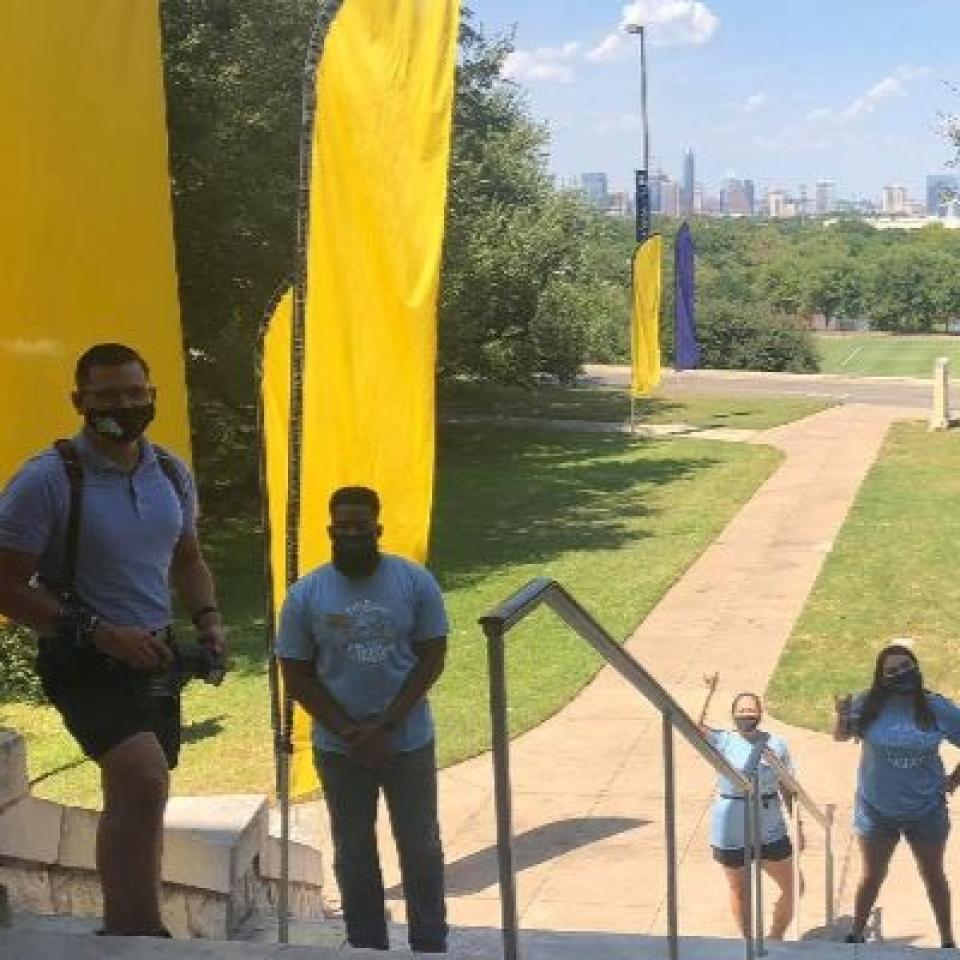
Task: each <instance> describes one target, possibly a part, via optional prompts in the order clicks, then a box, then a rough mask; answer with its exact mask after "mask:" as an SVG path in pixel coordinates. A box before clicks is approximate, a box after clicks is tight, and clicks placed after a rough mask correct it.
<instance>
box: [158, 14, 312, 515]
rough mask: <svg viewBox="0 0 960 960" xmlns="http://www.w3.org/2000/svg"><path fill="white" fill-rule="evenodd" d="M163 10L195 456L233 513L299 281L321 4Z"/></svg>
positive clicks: (249, 475)
mask: <svg viewBox="0 0 960 960" xmlns="http://www.w3.org/2000/svg"><path fill="white" fill-rule="evenodd" d="M161 14H162V26H163V49H164V67H165V74H166V88H167V104H168V107H167V119H168V127H169V139H170V168H171V176H172V181H173V201H174V216H175V226H176V243H177V263H178V269H179V275H180V301H181V307H182V313H183V327H184V337H185V340H186V344H187V347H188V354H187V356H188V367H187V375H188V382H189V386H190V396H191V413H192V421H193V427H194V434H195V439H196V443H195V455H196V461H197V467H198V470H199V474H200V479H201V482H202V485H203V487H204V488H205V492H206V493H207V494H208V497H207V499H208V501H210V502H217V503H218V504H221V505H223V506H225V507H227V506H230V496H229V494H230V493H231V491H237V492H238V493H242V494H243V495H244V496H247V495H248V494H249V492H250V491H251V490H252V489H254V488H255V485H256V469H257V466H256V458H254V457H250V456H249V455H248V451H249V449H250V447H251V445H252V444H253V442H254V438H253V431H254V428H255V415H254V411H255V404H254V397H255V390H254V355H255V346H256V342H257V333H258V329H259V327H260V323H261V321H262V319H263V315H264V311H265V310H266V308H267V306H268V304H269V302H270V301H271V299H272V297H273V296H274V294H275V293H276V291H277V290H278V289H279V288H280V287H281V285H284V284H286V283H288V282H289V279H290V277H291V276H292V273H293V256H294V244H295V236H296V234H295V223H296V215H295V209H296V208H295V205H296V198H297V170H298V163H297V158H298V149H299V133H300V104H301V77H302V73H303V61H304V57H305V53H306V47H307V41H308V39H309V35H310V30H311V28H312V24H313V21H314V18H315V15H316V3H315V0H274V2H271V3H262V2H260V0H164V2H163V3H162V4H161ZM211 493H212V494H215V496H214V497H211V496H209V494H211ZM225 497H226V499H225Z"/></svg>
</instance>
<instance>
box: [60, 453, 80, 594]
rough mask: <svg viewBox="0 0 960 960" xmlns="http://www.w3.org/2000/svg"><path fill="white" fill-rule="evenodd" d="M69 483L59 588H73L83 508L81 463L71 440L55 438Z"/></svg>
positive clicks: (70, 589)
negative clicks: (68, 500)
mask: <svg viewBox="0 0 960 960" xmlns="http://www.w3.org/2000/svg"><path fill="white" fill-rule="evenodd" d="M53 447H54V449H55V450H56V451H57V454H58V455H59V457H60V463H61V464H62V465H63V470H64V472H65V473H66V475H67V483H68V484H69V485H70V505H69V508H68V511H69V512H68V514H67V539H66V544H65V547H64V552H63V568H62V571H61V576H60V583H59V584H58V585H57V586H58V588H59V589H60V590H68V591H72V590H73V581H74V578H75V576H76V572H77V553H78V551H79V549H80V514H81V512H82V509H83V464H82V463H81V462H80V454H79V452H78V451H77V447H76V444H74V442H73V441H72V440H57V441H55V442H54V444H53Z"/></svg>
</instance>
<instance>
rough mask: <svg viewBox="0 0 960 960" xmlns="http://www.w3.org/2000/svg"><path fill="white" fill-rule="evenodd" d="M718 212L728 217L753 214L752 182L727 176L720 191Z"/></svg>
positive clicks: (750, 215)
mask: <svg viewBox="0 0 960 960" xmlns="http://www.w3.org/2000/svg"><path fill="white" fill-rule="evenodd" d="M720 212H721V213H723V214H726V216H728V217H752V216H753V212H754V210H753V182H752V181H751V180H736V179H734V178H732V177H731V178H729V179H727V180H725V181H724V184H723V188H722V189H721V191H720Z"/></svg>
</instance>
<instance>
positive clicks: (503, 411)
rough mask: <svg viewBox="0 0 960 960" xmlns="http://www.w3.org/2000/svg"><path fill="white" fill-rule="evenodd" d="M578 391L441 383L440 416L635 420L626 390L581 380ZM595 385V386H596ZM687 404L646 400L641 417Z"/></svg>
mask: <svg viewBox="0 0 960 960" xmlns="http://www.w3.org/2000/svg"><path fill="white" fill-rule="evenodd" d="M578 383H579V386H577V387H558V386H552V385H548V384H538V385H536V386H529V387H519V386H506V385H503V384H490V383H469V382H455V383H445V384H441V385H440V387H439V391H438V397H437V400H438V411H437V412H438V414H439V417H440V419H441V420H442V419H443V418H445V417H450V416H488V417H542V418H545V419H554V420H597V421H600V420H607V421H610V422H613V423H615V422H623V421H626V420H627V419H628V418H629V416H630V395H629V394H628V393H627V391H626V389H624V388H619V389H618V388H613V387H609V386H602V385H598V384H599V381H596V380H592V379H591V378H590V377H581V378H580V380H579V381H578ZM591 384H592V385H591ZM681 407H682V404H680V403H678V402H676V401H674V400H670V399H667V398H664V397H641V398H638V399H637V401H636V409H635V412H636V415H637V418H638V420H640V421H642V420H644V418H646V417H651V416H657V417H666V415H667V414H668V413H671V412H672V411H674V410H678V409H681Z"/></svg>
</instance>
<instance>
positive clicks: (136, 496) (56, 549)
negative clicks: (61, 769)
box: [0, 344, 225, 936]
mask: <svg viewBox="0 0 960 960" xmlns="http://www.w3.org/2000/svg"><path fill="white" fill-rule="evenodd" d="M155 399H156V392H155V390H154V388H153V387H152V386H151V385H150V380H149V369H148V367H147V364H146V363H145V362H144V360H143V358H142V357H140V356H139V354H137V353H136V352H135V351H134V350H132V349H130V348H129V347H125V346H123V345H121V344H100V345H98V346H95V347H92V348H91V349H90V350H88V351H87V352H86V353H85V354H84V355H83V356H82V357H81V358H80V360H79V362H78V363H77V369H76V389H75V392H74V393H73V396H72V400H73V404H74V407H75V409H76V411H77V412H78V413H79V414H80V415H81V416H82V417H83V418H84V421H85V424H84V427H83V429H82V430H81V431H80V432H79V433H78V434H77V435H76V437H75V438H74V439H73V441H72V445H71V446H70V447H68V448H67V450H68V454H69V456H67V457H66V458H65V456H64V455H62V454H61V453H60V452H58V451H57V450H55V449H53V448H50V449H48V450H46V451H43V452H41V453H40V454H39V455H38V456H36V457H34V458H33V459H31V460H29V461H27V463H26V464H25V465H24V466H23V467H22V468H21V470H20V471H19V472H18V473H17V474H16V475H15V476H14V477H13V479H12V480H11V481H10V483H9V484H8V485H7V487H6V489H5V490H4V491H3V493H2V494H0V614H2V615H3V616H5V617H8V618H9V619H10V620H12V621H14V622H16V623H19V624H22V625H24V626H26V627H29V628H31V629H33V630H35V631H36V632H37V634H38V635H39V636H40V638H41V640H40V652H39V656H38V670H39V673H40V678H41V681H42V683H43V687H44V691H45V692H46V694H47V696H48V697H49V699H50V700H51V702H52V703H53V704H54V706H55V707H56V708H57V709H58V711H59V712H60V714H61V716H62V717H63V720H64V723H65V725H66V727H67V729H68V730H69V731H70V733H71V734H72V735H73V736H74V737H75V738H76V740H77V742H78V743H79V744H80V746H81V748H82V749H83V751H84V752H85V753H86V754H87V756H89V757H90V758H91V759H93V760H95V761H96V762H97V764H99V766H100V770H101V781H102V786H103V801H104V805H103V814H102V816H101V818H100V824H99V828H98V833H97V868H98V871H99V873H100V880H101V885H102V888H103V900H104V931H103V932H104V933H107V934H117V935H146V936H168V934H167V933H166V930H165V928H164V926H163V922H162V920H161V916H160V856H161V845H162V831H163V811H164V808H165V806H166V800H167V792H168V788H169V778H170V770H171V769H172V768H173V767H174V766H176V763H177V754H178V750H179V746H180V702H179V696H178V694H177V693H170V691H169V689H167V690H166V691H164V695H161V696H157V695H156V693H157V690H156V686H157V677H159V676H162V675H163V674H164V673H165V672H166V671H167V670H168V668H169V666H170V661H171V657H172V653H171V647H170V645H169V643H168V640H169V627H170V621H171V598H170V586H169V584H170V583H172V584H173V586H174V588H175V589H176V590H177V593H178V594H179V596H180V599H181V601H182V602H183V605H184V607H185V608H186V609H187V611H189V612H190V613H191V614H192V616H193V620H194V624H195V625H196V627H197V630H198V631H199V633H200V639H201V641H202V642H204V643H206V644H208V645H209V646H210V648H211V649H213V650H214V651H216V653H217V654H218V655H219V656H222V655H223V654H224V652H225V650H224V639H223V630H222V626H221V622H220V614H219V612H218V610H217V604H216V599H215V593H214V585H213V580H212V577H211V575H210V571H209V569H208V568H207V565H206V563H205V562H204V560H203V556H202V555H201V552H200V547H199V543H198V540H197V532H196V526H195V513H196V507H195V500H196V498H195V493H194V486H193V481H192V479H191V477H190V473H189V471H188V470H187V467H186V465H185V464H184V463H182V462H181V461H179V460H176V459H175V458H173V457H172V456H170V455H169V454H166V453H165V452H164V453H161V454H158V451H157V449H156V448H154V446H153V445H152V444H151V443H149V442H148V441H147V440H146V439H144V437H143V434H144V431H145V430H146V428H147V426H148V425H149V424H150V422H151V421H152V419H153V416H154V404H155ZM71 457H72V458H73V459H74V464H75V467H79V470H78V471H77V473H78V474H79V480H78V479H77V474H75V480H74V483H73V485H72V484H71V481H70V479H69V478H68V469H67V465H68V460H69V459H70V458H71ZM161 458H163V462H162V460H161ZM74 490H79V491H80V500H79V502H80V510H79V511H75V510H72V509H71V493H72V491H74ZM71 516H79V528H78V530H77V532H76V536H75V538H72V539H73V542H74V543H75V544H76V550H75V551H68V549H67V544H68V543H69V542H70V541H71V537H70V535H69V533H68V529H67V528H68V526H69V521H70V517H71ZM68 553H70V554H73V555H75V559H76V563H75V569H74V571H73V574H72V577H69V575H67V576H68V578H69V579H71V582H70V583H65V582H64V580H65V568H68V567H69V566H70V564H69V562H68ZM68 595H69V597H70V598H72V599H70V600H67V599H66V598H67V597H68ZM74 600H75V601H76V602H74ZM161 687H162V685H161Z"/></svg>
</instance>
